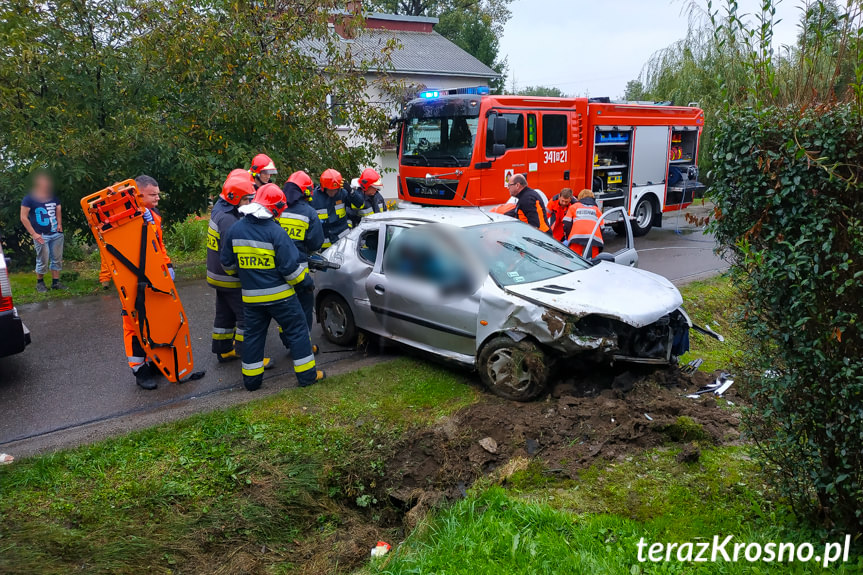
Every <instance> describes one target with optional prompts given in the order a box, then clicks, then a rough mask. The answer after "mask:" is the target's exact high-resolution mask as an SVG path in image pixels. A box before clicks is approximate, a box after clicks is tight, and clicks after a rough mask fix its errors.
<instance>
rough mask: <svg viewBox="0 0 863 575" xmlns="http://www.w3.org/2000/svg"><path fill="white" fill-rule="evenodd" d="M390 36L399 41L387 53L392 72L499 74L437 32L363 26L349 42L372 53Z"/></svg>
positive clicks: (449, 74)
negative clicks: (363, 28)
mask: <svg viewBox="0 0 863 575" xmlns="http://www.w3.org/2000/svg"><path fill="white" fill-rule="evenodd" d="M392 39H395V40H396V41H397V42H398V44H399V45H400V48H397V49H396V50H393V52H392V56H391V61H392V65H393V69H392V72H394V73H400V74H418V75H419V74H422V75H432V76H465V77H473V78H489V79H491V78H497V77H499V76H500V74H498V73H497V72H495V71H494V70H492V69H491V68H489V67H488V66H486V65H485V64H483V63H482V62H480V61H479V60H477V59H476V58H474V57H473V56H471V55H470V54H468V53H467V52H465V51H464V50H462V49H461V48H459V47H458V46H456V45H455V44H454V43H453V42H451V41H450V40H447V39H446V38H444V37H443V36H441V35H440V34H438V33H437V32H430V33H429V32H407V31H404V30H385V29H365V30H363V31H362V33H360V34H359V35H358V36H357V38H356V39H354V40H353V43H354V45H355V46H357V47H359V48H360V49H361V50H362V51H364V52H367V53H368V54H369V55H373V54H375V53H379V52H380V50H381V49H382V48H383V47H385V46H386V45H387V43H388V42H389V41H390V40H392Z"/></svg>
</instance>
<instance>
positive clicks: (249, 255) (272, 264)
mask: <svg viewBox="0 0 863 575" xmlns="http://www.w3.org/2000/svg"><path fill="white" fill-rule="evenodd" d="M299 258H300V255H299V252H298V251H297V248H296V246H295V245H294V242H293V241H291V240H290V238H288V236H287V234H285V231H284V230H283V229H282V227H281V226H280V225H279V224H277V223H276V222H275V221H273V220H270V219H266V220H260V219H258V218H256V217H254V216H251V215H249V216H245V217H244V218H242V219H241V220H240V221H238V222H237V223H236V224H234V225H233V226H232V227H231V229H230V230H228V231H227V233H226V234H224V235H223V236H222V251H221V255H220V261H221V263H222V267H223V268H224V269H225V272H226V273H227V274H229V275H236V276H237V277H239V279H240V284H241V286H242V290H243V303H246V304H248V305H262V304H268V303H272V302H276V301H280V300H282V299H285V298H287V297H290V296H292V295H294V286H296V285H298V284H300V283H302V282H303V281H304V280H305V279H306V276H307V274H308V264H306V263H302V262H300V261H299Z"/></svg>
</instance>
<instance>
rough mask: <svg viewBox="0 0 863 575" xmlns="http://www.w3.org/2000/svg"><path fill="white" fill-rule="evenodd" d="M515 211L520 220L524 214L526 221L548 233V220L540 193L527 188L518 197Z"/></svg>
mask: <svg viewBox="0 0 863 575" xmlns="http://www.w3.org/2000/svg"><path fill="white" fill-rule="evenodd" d="M515 211H516V214H518V216H519V218H521V215H522V214H524V218H525V221H526V222H527V223H529V224H530V225H532V226H533V227H535V228H536V229H538V230H539V231H541V232H547V231H549V230H550V229H551V228H549V227H548V220H547V219H546V217H545V207H544V205H543V203H542V198H541V197H539V192H537V191H536V190H534V189H532V188H525V189H523V190H522V191H521V192H519V194H518V196H516V202H515Z"/></svg>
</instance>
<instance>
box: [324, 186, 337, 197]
mask: <svg viewBox="0 0 863 575" xmlns="http://www.w3.org/2000/svg"><path fill="white" fill-rule="evenodd" d="M324 191H325V192H326V193H327V195H328V196H329V197H331V198H332V197H334V196H335V195H336V194H338V193H339V189H338V188H332V189H331V188H324Z"/></svg>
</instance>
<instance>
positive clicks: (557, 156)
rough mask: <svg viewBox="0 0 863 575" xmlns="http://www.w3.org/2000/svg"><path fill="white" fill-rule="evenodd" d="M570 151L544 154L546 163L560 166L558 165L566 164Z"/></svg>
mask: <svg viewBox="0 0 863 575" xmlns="http://www.w3.org/2000/svg"><path fill="white" fill-rule="evenodd" d="M567 151H568V150H557V151H549V152H543V153H544V154H545V162H544V163H546V164H558V163H564V164H565V163H566V152H567Z"/></svg>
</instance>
